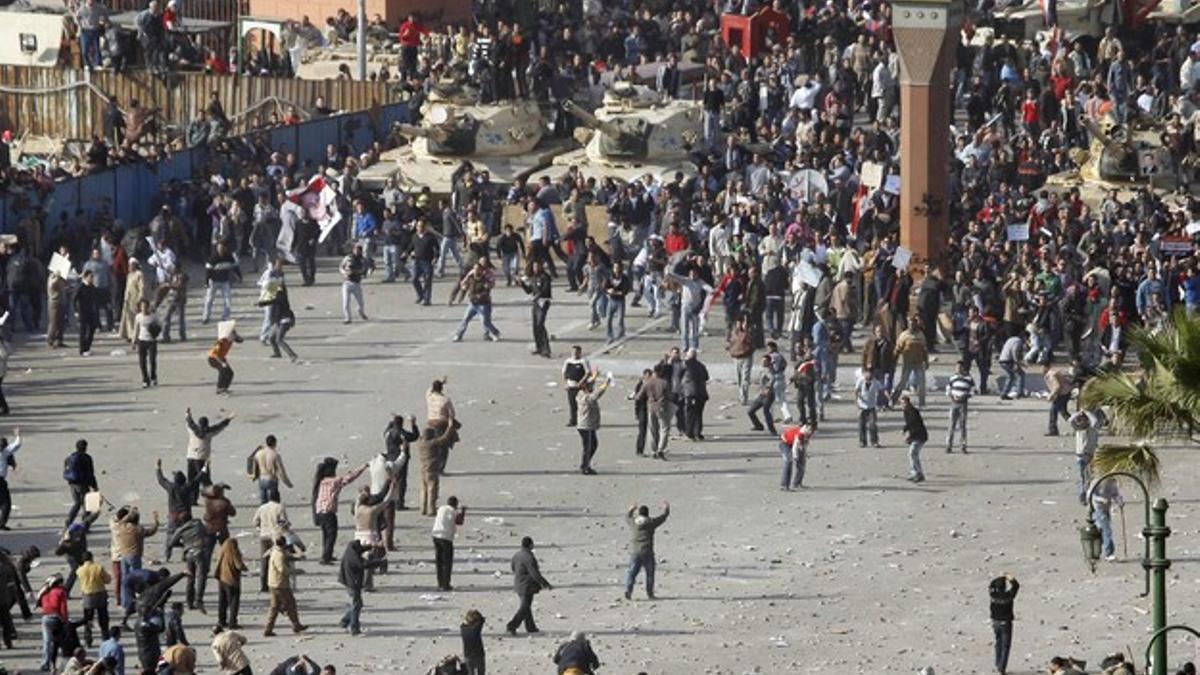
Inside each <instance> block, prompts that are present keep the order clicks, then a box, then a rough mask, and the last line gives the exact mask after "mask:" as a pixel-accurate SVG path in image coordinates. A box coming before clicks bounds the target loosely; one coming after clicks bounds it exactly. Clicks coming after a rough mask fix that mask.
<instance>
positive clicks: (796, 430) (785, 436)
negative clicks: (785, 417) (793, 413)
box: [779, 426, 808, 446]
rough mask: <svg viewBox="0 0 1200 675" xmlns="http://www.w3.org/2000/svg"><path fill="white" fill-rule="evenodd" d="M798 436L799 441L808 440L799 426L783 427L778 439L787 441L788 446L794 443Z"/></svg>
mask: <svg viewBox="0 0 1200 675" xmlns="http://www.w3.org/2000/svg"><path fill="white" fill-rule="evenodd" d="M797 438H799V439H800V442H801V443H805V442H808V437H807V436H805V435H804V432H803V431H801V430H800V427H795V426H792V427H784V428H783V433H782V434H779V440H781V441H783V442H784V443H787V444H788V445H789V446H792V445H795V444H796V439H797Z"/></svg>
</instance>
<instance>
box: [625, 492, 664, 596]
mask: <svg viewBox="0 0 1200 675" xmlns="http://www.w3.org/2000/svg"><path fill="white" fill-rule="evenodd" d="M662 508H663V511H662V513H661V514H659V515H657V516H654V517H653V518H651V517H650V507H648V506H638V505H637V504H634V505H633V506H631V507H629V513H627V514H625V519H626V520H627V521H629V526H630V527H632V528H633V546H632V549H633V550H632V551H631V552H630V555H629V572H628V573H626V575H625V599H626V600H631V599H632V598H633V584H634V583H635V582H636V581H637V575H638V572H640V571H641V570H642V569H643V568H645V570H646V597H648V598H650V599H651V600H653V599H654V566H655V560H654V531H655V530H657V529H658V526H659V525H662V524H663V523H665V522H666V521H667V516H669V515H671V505H670V504H669V503H667V501H666V500H665V499H664V500H663V503H662Z"/></svg>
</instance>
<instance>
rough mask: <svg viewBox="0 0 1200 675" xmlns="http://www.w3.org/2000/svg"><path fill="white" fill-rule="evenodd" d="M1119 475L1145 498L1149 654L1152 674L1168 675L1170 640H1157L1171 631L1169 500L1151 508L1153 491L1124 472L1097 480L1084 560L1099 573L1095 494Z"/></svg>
mask: <svg viewBox="0 0 1200 675" xmlns="http://www.w3.org/2000/svg"><path fill="white" fill-rule="evenodd" d="M1117 476H1121V477H1124V478H1129V479H1130V480H1132V481H1133V482H1135V483H1137V485H1138V487H1140V488H1141V489H1142V495H1143V496H1144V497H1145V505H1146V526H1145V528H1143V529H1142V539H1143V540H1144V542H1145V553H1144V555H1143V557H1142V567H1143V568H1144V569H1145V570H1146V591H1145V592H1144V593H1142V597H1145V596H1146V595H1151V596H1152V597H1151V606H1152V609H1151V615H1152V616H1151V619H1152V623H1153V627H1154V637H1152V638H1151V640H1150V645H1149V646H1148V648H1147V650H1146V651H1147V654H1148V655H1149V656H1148V657H1147V658H1148V659H1149V661H1150V664H1151V669H1150V673H1151V675H1167V641H1166V640H1165V639H1162V640H1157V639H1156V638H1158V636H1159V635H1160V634H1161V633H1164V632H1167V631H1166V628H1167V569H1168V568H1170V567H1171V561H1170V560H1168V559H1167V537H1169V536H1171V528H1169V527H1167V507H1168V505H1167V500H1166V499H1163V498H1162V497H1159V498H1158V499H1156V500H1154V504H1153V505H1151V504H1150V491H1149V490H1148V489H1146V484H1145V483H1144V482H1142V480H1141V479H1140V478H1138V477H1137V476H1135V475H1133V474H1131V473H1127V472H1124V471H1113V472H1111V473H1106V474H1104V475H1103V476H1101V477H1100V478H1098V479H1096V480H1095V481H1094V482H1093V483H1092V486H1091V487H1090V488H1089V489H1088V491H1087V497H1086V498H1085V499H1084V504H1085V505H1086V507H1087V509H1088V517H1087V525H1085V526H1083V527H1082V528H1080V531H1079V540H1080V542H1081V543H1082V545H1083V553H1084V559H1085V560H1086V561H1087V563H1088V565H1089V566H1090V567H1091V569H1092V571H1093V572H1095V571H1096V562H1097V561H1099V560H1100V555H1101V550H1100V545H1099V544H1100V530H1099V528H1097V527H1096V521H1095V519H1094V518H1093V517H1092V512H1093V511H1092V508H1091V504H1092V493H1094V492H1095V491H1096V488H1097V487H1099V486H1100V484H1101V483H1103V482H1104V481H1105V480H1108V479H1110V478H1115V477H1117ZM1151 652H1152V654H1151ZM1150 656H1152V657H1153V658H1150Z"/></svg>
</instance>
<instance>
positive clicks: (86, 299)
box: [75, 272, 101, 356]
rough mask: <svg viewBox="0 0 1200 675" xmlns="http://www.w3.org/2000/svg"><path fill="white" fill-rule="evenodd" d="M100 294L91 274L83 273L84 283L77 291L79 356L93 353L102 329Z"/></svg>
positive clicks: (76, 308)
mask: <svg viewBox="0 0 1200 675" xmlns="http://www.w3.org/2000/svg"><path fill="white" fill-rule="evenodd" d="M100 294H101V290H100V289H99V288H96V279H95V277H94V276H93V275H92V273H91V272H84V273H83V283H82V284H81V285H80V286H79V290H77V291H75V314H76V316H77V317H78V318H79V355H80V356H88V355H90V354H91V353H92V339H93V338H95V337H96V331H97V330H98V329H99V328H100V304H101V301H100Z"/></svg>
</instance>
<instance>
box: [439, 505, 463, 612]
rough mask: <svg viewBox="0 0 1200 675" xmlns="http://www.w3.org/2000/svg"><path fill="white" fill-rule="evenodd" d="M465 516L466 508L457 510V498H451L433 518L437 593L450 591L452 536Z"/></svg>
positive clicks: (452, 553) (452, 564) (452, 563)
mask: <svg viewBox="0 0 1200 675" xmlns="http://www.w3.org/2000/svg"><path fill="white" fill-rule="evenodd" d="M466 515H467V507H465V506H464V507H462V508H459V506H458V497H451V498H449V499H447V500H446V503H445V504H443V505H441V506H439V507H438V510H437V514H436V515H434V517H433V554H434V561H435V564H436V566H437V584H438V590H439V591H451V590H454V587H453V586H451V585H450V574H451V572H452V571H453V569H454V535H455V533H457V532H458V526H459V525H462V523H463V519H464V518H465V517H466Z"/></svg>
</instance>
